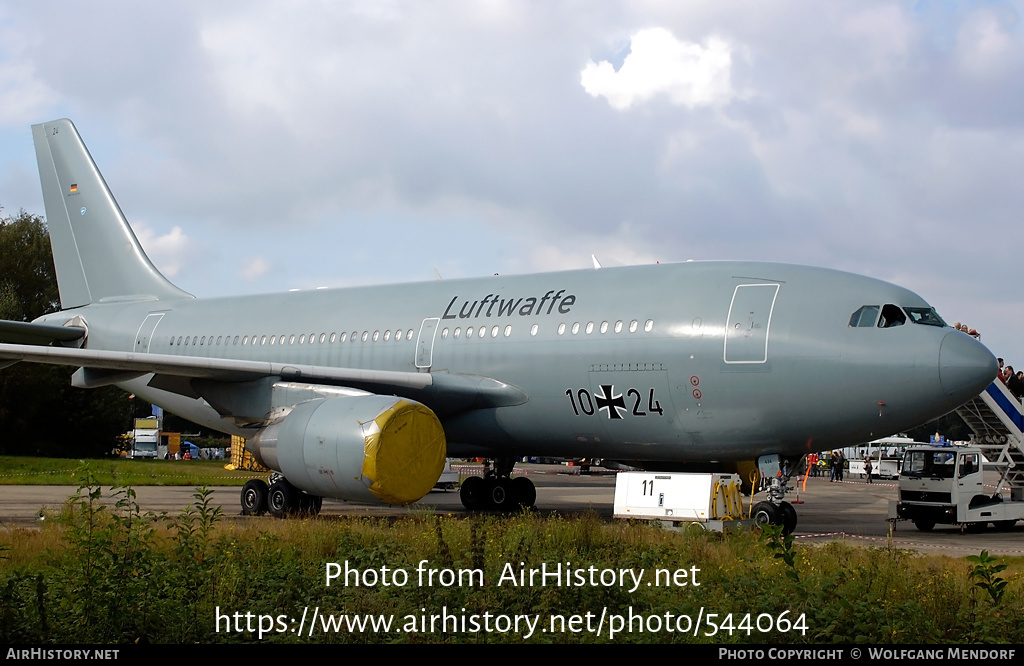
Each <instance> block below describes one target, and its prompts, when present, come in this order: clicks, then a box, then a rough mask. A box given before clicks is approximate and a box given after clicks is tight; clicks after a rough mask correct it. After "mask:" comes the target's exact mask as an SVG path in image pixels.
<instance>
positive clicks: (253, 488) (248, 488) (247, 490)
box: [241, 479, 270, 516]
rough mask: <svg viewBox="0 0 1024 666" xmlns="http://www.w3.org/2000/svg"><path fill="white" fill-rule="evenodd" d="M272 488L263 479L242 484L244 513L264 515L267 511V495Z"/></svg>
mask: <svg viewBox="0 0 1024 666" xmlns="http://www.w3.org/2000/svg"><path fill="white" fill-rule="evenodd" d="M269 494H270V488H268V487H267V483H266V481H263V480H262V479H252V480H251V481H246V483H245V485H244V486H242V498H241V499H242V515H243V516H262V515H263V514H265V513H266V512H267V496H268V495H269Z"/></svg>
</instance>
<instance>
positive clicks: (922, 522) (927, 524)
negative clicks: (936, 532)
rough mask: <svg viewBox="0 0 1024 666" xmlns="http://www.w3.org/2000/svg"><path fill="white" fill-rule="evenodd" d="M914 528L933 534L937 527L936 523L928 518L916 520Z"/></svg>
mask: <svg viewBox="0 0 1024 666" xmlns="http://www.w3.org/2000/svg"><path fill="white" fill-rule="evenodd" d="M914 527H916V528H917V529H919V530H921V531H922V532H931V531H932V528H934V527H935V521H934V520H928V519H926V518H914Z"/></svg>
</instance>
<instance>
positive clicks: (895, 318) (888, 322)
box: [878, 303, 907, 328]
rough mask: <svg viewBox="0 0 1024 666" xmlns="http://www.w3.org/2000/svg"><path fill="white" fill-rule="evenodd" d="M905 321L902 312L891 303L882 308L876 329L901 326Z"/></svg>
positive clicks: (905, 318) (905, 317)
mask: <svg viewBox="0 0 1024 666" xmlns="http://www.w3.org/2000/svg"><path fill="white" fill-rule="evenodd" d="M906 321H907V316H906V315H905V314H903V310H900V309H899V308H898V307H896V306H895V305H893V304H892V303H886V304H885V305H883V306H882V316H881V317H879V318H878V328H892V327H893V326H902V325H903V324H905V323H906Z"/></svg>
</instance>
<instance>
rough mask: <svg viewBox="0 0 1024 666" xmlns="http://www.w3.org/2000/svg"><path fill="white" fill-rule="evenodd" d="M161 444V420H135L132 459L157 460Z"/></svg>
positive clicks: (150, 418) (147, 418) (153, 418)
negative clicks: (158, 448)
mask: <svg viewBox="0 0 1024 666" xmlns="http://www.w3.org/2000/svg"><path fill="white" fill-rule="evenodd" d="M159 444H160V420H159V419H158V418H157V417H155V416H152V417H146V418H137V419H135V429H134V430H133V431H132V450H131V457H132V458H156V457H157V447H158V446H159Z"/></svg>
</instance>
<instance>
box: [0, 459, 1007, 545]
mask: <svg viewBox="0 0 1024 666" xmlns="http://www.w3.org/2000/svg"><path fill="white" fill-rule="evenodd" d="M456 469H457V471H460V472H462V473H464V474H473V473H477V474H478V473H479V471H480V468H479V466H476V467H474V466H472V465H466V466H456ZM516 473H517V474H520V473H522V474H526V475H527V476H529V477H530V478H531V479H532V480H533V482H534V484H535V485H536V486H537V505H536V508H537V510H538V511H539V512H541V514H547V513H557V514H559V515H574V514H577V515H578V514H594V515H597V516H600V517H602V518H606V519H607V520H609V521H611V520H614V518H613V517H612V505H613V500H614V493H615V473H614V472H607V471H604V470H600V469H599V468H595V470H593V471H592V473H590V474H579V473H576V471H575V470H573V468H566V467H563V466H557V465H517V466H516ZM134 490H135V493H136V496H137V500H138V502H139V505H140V507H141V509H142V510H143V511H149V512H153V513H157V514H159V513H161V512H166V513H168V514H172V515H173V514H176V513H178V512H180V511H181V510H182V509H183V508H185V507H186V506H188V505H190V504H192V503H193V502H194V498H193V493H195V489H194V488H191V487H186V486H177V487H173V486H138V487H136V488H134ZM212 490H213V495H212V501H213V502H214V504H216V505H220V506H222V507H223V511H224V515H225V516H227V517H229V518H230V519H231V520H237V521H262V520H275V519H274V518H271V517H269V516H259V517H254V516H241V515H240V507H239V501H238V500H239V492H240V488H233V487H216V488H213V489H212ZM75 491H76V488H75V487H73V486H0V529H11V528H33V527H38V526H39V525H40V524H41V521H45V520H47V519H51V518H52V516H53V514H54V513H55V512H57V511H59V509H60V507H61V506H62V504H63V503H64V502H65V501H67V499H68V498H69V497H71V496H72V495H73V494H74V493H75ZM104 494H105V495H106V494H107V492H106V489H104ZM896 496H897V486H896V482H895V481H894V480H881V479H876V480H875V482H874V483H871V484H868V483H865V482H864V480H862V479H859V478H852V479H851V478H849V477H848V478H847V479H846V480H845V481H843V482H836V483H832V482H830V481H829V480H828V479H827V478H809V479H806V484H805V483H804V480H803V479H801V480H800V481H799V482H798V483H797V484H796V490H795V491H794V492H792V493H790V494H789V495H788V496H787V499H788V500H789V501H790V502H791V503H792V504H793V505H794V508H796V510H797V515H798V518H799V522H798V524H797V528H796V531H795V532H794V536H795V537H796V539H797V540H798V542H799V543H802V544H808V545H809V544H815V543H823V542H826V541H832V540H843V541H846V542H848V543H851V544H855V545H863V546H866V547H879V548H888V547H891V548H899V549H901V550H911V551H918V552H921V553H934V554H947V555H950V556H953V557H962V556H964V555H977V554H978V553H980V552H981V551H982V550H987V551H989V552H990V553H991V554H993V555H1002V556H1007V555H1010V556H1020V555H1024V521H1022V522H1020V523H1018V525H1017V526H1016V527H1014V528H1013V529H1011V530H1007V531H995V530H994V529H992V528H991V527H990V528H989V529H988V530H986V531H984V532H979V533H967V532H964V531H963V530H961V529H960V528H959V527H956V526H944V525H937V526H936V527H935V529H934V530H933V531H932V532H920V531H918V530H917V529H916V528H915V527H914V526H913V524H911V523H909V522H905V521H897V522H895V523H890V522H889V521H888V520H887V515H888V507H889V501H890V500H894V499H896ZM762 498H763V495H760V494H759V495H756V496H755V497H754V502H757V501H759V500H760V499H762ZM105 501H109V502H111V503H112V502H113V500H112V499H108V500H105ZM744 502H745V503H747V504H748V505H749V502H750V498H744ZM424 512H439V513H445V514H453V515H460V514H465V513H466V510H465V509H464V508H463V507H462V503H461V502H460V500H459V493H458V491H435V492H431V493H429V494H428V495H427V496H426V497H424V498H423V499H421V500H420V501H418V502H416V503H414V504H412V505H410V506H408V507H390V506H373V505H366V504H358V503H354V502H344V501H341V500H333V499H325V500H324V503H323V510H322V511H321V514H320V515H321V516H322V517H324V518H325V519H327V518H330V517H340V516H402V515H409V514H420V515H422V514H423V513H424Z"/></svg>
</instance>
